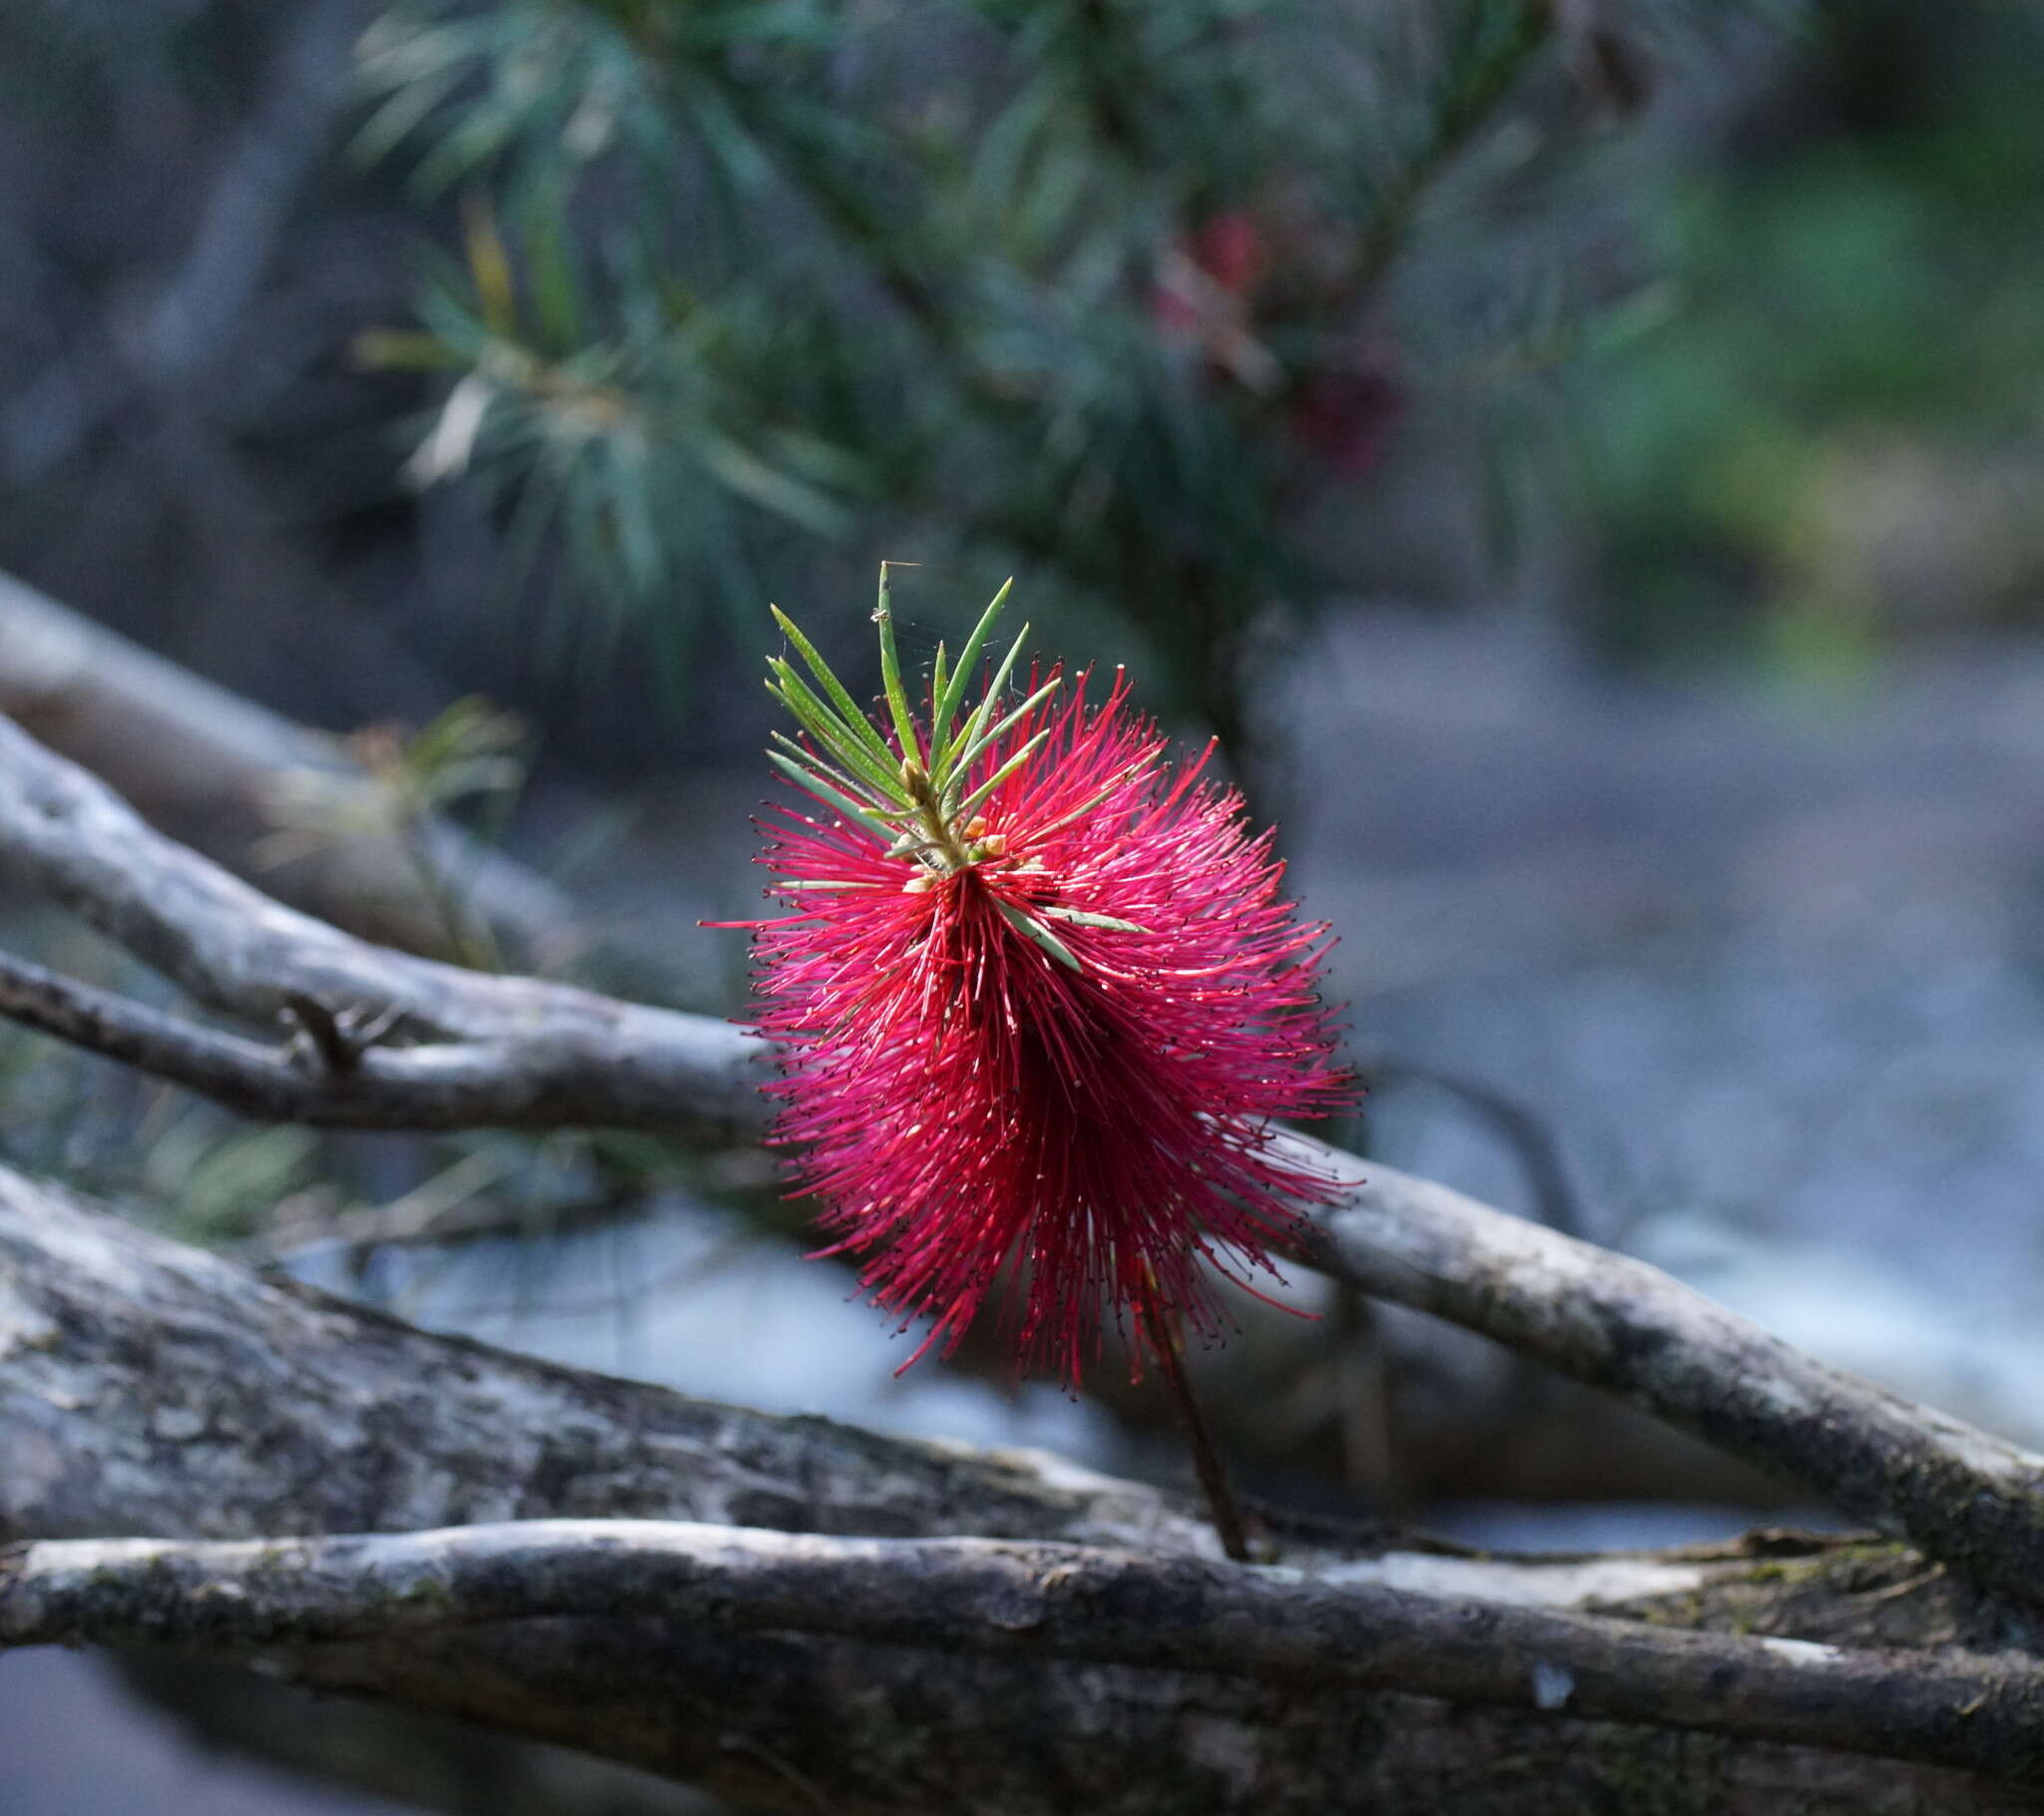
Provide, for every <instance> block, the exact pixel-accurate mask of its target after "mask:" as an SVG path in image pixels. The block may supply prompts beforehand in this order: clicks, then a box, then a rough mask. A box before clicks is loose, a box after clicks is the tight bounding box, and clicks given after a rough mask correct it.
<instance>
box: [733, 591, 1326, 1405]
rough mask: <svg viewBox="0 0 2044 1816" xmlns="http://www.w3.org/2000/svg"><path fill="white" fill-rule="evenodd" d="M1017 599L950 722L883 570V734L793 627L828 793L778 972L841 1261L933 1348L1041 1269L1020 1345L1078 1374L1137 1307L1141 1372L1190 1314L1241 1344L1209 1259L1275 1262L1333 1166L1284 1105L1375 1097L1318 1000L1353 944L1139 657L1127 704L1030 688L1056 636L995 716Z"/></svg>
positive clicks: (769, 990) (791, 1109) (779, 939)
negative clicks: (1147, 692)
mask: <svg viewBox="0 0 2044 1816" xmlns="http://www.w3.org/2000/svg"><path fill="white" fill-rule="evenodd" d="M1007 593H1008V589H1007V588H1006V587H1003V588H1002V589H1001V592H1000V594H999V595H998V596H997V597H996V598H995V600H994V602H993V604H992V605H991V606H989V607H988V608H987V611H986V614H985V616H984V617H983V618H982V619H981V620H980V622H979V626H978V628H977V629H976V630H975V631H974V632H973V633H972V636H971V638H970V639H969V640H968V642H967V643H966V645H965V648H964V649H963V650H962V651H961V652H960V654H959V656H958V660H957V662H956V664H955V665H947V663H946V660H945V654H944V651H943V650H942V649H941V648H939V650H938V652H937V657H936V665H935V672H934V675H933V678H932V681H931V685H930V691H929V698H928V703H927V709H926V711H925V712H924V713H922V714H921V715H920V716H919V715H918V714H917V713H916V711H915V710H914V709H913V707H912V706H911V703H910V700H909V697H908V694H907V691H906V689H905V687H904V686H903V683H902V680H901V673H900V665H899V662H898V659H897V657H896V654H895V645H894V629H893V623H892V616H891V613H890V611H889V606H888V587H887V574H886V570H885V569H884V568H883V569H882V570H881V577H880V609H879V611H878V612H877V613H876V614H875V619H876V621H877V623H878V625H879V631H880V673H881V681H882V683H883V689H884V699H885V713H884V717H883V718H882V719H881V721H880V723H878V724H877V725H876V724H875V723H874V722H873V721H872V720H871V719H869V718H868V716H867V714H866V713H865V712H864V711H862V710H861V709H860V707H859V706H858V704H857V703H856V702H855V701H854V700H853V698H852V696H851V694H850V692H849V691H848V690H847V689H846V688H845V687H844V685H843V684H842V683H841V682H840V681H838V680H837V678H836V677H835V676H834V675H832V674H831V672H830V671H829V669H828V668H827V667H826V666H825V665H824V663H823V661H822V659H821V658H820V657H819V656H818V655H817V654H816V652H815V651H814V650H813V649H812V648H811V647H810V645H809V643H808V641H807V640H806V639H805V638H804V637H803V636H802V634H801V633H800V632H799V631H798V630H796V628H795V627H794V626H793V625H792V624H791V623H790V622H789V621H788V620H787V619H786V618H785V617H784V616H782V615H781V614H780V613H779V612H778V611H776V612H775V614H774V616H775V618H776V620H777V621H778V623H779V625H780V628H781V630H782V631H783V632H784V633H785V634H786V637H787V640H788V642H789V643H790V644H791V645H792V646H793V648H794V650H795V652H796V653H797V654H798V655H799V656H800V658H801V660H802V662H803V664H804V666H805V667H806V669H807V671H808V674H809V678H810V680H811V681H813V682H814V685H813V686H811V685H810V684H809V681H804V680H803V679H802V677H801V676H800V675H798V674H797V673H796V671H795V669H794V668H793V666H792V665H791V664H790V663H788V662H786V661H784V660H780V659H774V660H773V661H772V662H771V664H770V668H771V672H772V679H771V680H770V681H768V683H767V685H768V688H769V689H770V691H772V692H773V693H774V695H775V696H776V697H777V698H778V699H779V700H780V701H781V702H782V703H783V704H784V705H786V707H787V708H788V709H789V710H790V711H791V712H792V713H793V714H794V716H795V718H796V720H797V721H798V723H799V726H800V729H801V732H802V734H803V735H802V736H800V737H799V738H796V737H790V736H786V735H784V734H782V733H778V732H776V733H775V734H774V737H775V742H776V745H777V748H776V749H774V750H773V751H772V752H771V753H770V755H771V759H772V761H773V762H774V763H775V764H776V765H778V767H779V768H780V769H781V770H782V771H783V773H784V774H786V775H787V776H788V777H789V778H790V779H791V780H792V781H793V782H794V783H795V784H796V785H797V786H798V787H800V788H801V789H802V790H803V791H804V792H805V793H806V794H807V795H808V797H809V801H810V803H811V804H809V805H806V806H804V807H802V808H798V809H789V808H781V809H777V810H776V811H777V813H778V816H779V817H778V821H777V823H776V824H774V825H773V826H771V827H770V828H769V832H770V833H771V840H770V843H769V844H768V847H767V851H766V853H765V855H764V856H763V858H762V860H761V861H762V862H763V863H765V864H766V865H767V867H768V868H769V869H770V870H771V871H772V872H773V875H774V879H775V880H774V882H773V884H772V885H771V886H770V891H769V892H770V893H772V894H774V895H776V896H778V897H779V898H780V899H781V901H782V902H784V903H785V904H786V905H787V906H788V907H789V908H790V909H792V910H793V912H792V913H790V914H789V915H788V916H786V917H785V918H782V919H776V920H769V921H765V922H760V923H754V924H753V925H754V929H755V938H756V945H755V958H756V961H757V968H756V971H755V981H756V986H757V989H758V993H759V997H760V1000H761V1017H760V1021H761V1027H762V1031H763V1032H764V1033H765V1034H767V1036H768V1037H769V1038H770V1039H771V1040H773V1041H774V1042H775V1043H777V1045H778V1047H779V1050H780V1055H781V1063H780V1077H779V1079H778V1080H777V1081H776V1082H775V1084H773V1085H772V1086H771V1087H769V1089H770V1090H771V1091H773V1092H774V1093H775V1094H777V1096H778V1097H779V1098H780V1100H781V1112H780V1117H779V1120H778V1122H777V1124H776V1126H775V1132H774V1139H775V1140H776V1141H778V1142H781V1143H784V1144H786V1145H787V1146H788V1147H789V1148H790V1149H791V1150H792V1155H793V1157H792V1159H791V1162H790V1172H791V1175H792V1178H793V1181H794V1182H795V1183H796V1185H797V1186H798V1187H800V1188H801V1189H803V1190H806V1191H809V1192H812V1193H814V1194H815V1195H816V1196H817V1197H818V1198H819V1199H820V1200H821V1201H822V1203H823V1206H824V1209H823V1212H822V1220H823V1223H824V1226H825V1227H826V1229H828V1230H829V1231H830V1233H831V1234H832V1235H833V1236H834V1237H835V1238H836V1241H835V1243H834V1245H833V1247H832V1248H831V1249H829V1250H826V1251H825V1252H833V1253H834V1252H840V1251H849V1252H851V1253H854V1254H856V1255H857V1256H858V1257H859V1258H860V1261H861V1273H860V1278H861V1280H862V1281H863V1283H864V1285H865V1286H866V1288H867V1289H868V1290H869V1291H870V1292H871V1294H872V1296H873V1298H874V1300H875V1301H876V1302H877V1303H878V1304H880V1305H881V1306H882V1307H884V1308H885V1309H887V1310H888V1311H890V1312H891V1313H893V1314H895V1315H896V1316H898V1317H899V1318H900V1320H901V1323H902V1327H903V1328H907V1327H908V1326H909V1325H910V1324H912V1323H914V1322H915V1321H917V1320H919V1319H925V1318H927V1319H929V1320H930V1321H931V1326H930V1330H929V1333H928V1335H927V1337H926V1338H925V1339H924V1341H923V1342H922V1344H921V1345H920V1347H919V1348H918V1349H917V1350H916V1352H915V1355H914V1356H911V1357H910V1358H909V1362H910V1363H912V1362H914V1361H915V1360H916V1359H918V1358H919V1357H921V1356H922V1355H923V1354H925V1353H926V1352H927V1351H928V1350H929V1349H930V1348H931V1346H932V1345H935V1344H941V1345H942V1346H943V1347H944V1349H945V1350H946V1351H948V1350H949V1349H951V1348H952V1347H954V1346H955V1345H956V1344H957V1342H958V1340H959V1338H960V1337H961V1335H962V1334H963V1333H964V1331H965V1328H966V1326H967V1325H968V1324H970V1323H971V1321H972V1319H973V1318H974V1316H975V1315H976V1314H977V1313H978V1312H979V1310H980V1308H981V1306H982V1305H983V1304H984V1303H985V1302H986V1300H987V1298H988V1296H989V1295H990V1294H991V1293H993V1292H994V1291H995V1287H996V1283H997V1282H999V1281H1000V1280H1001V1279H1002V1278H1003V1277H1004V1275H1007V1274H1010V1273H1012V1276H1013V1278H1014V1280H1015V1283H1016V1288H1017V1292H1018V1294H1019V1303H1020V1316H1019V1328H1018V1329H1017V1330H1016V1332H1015V1335H1016V1340H1017V1344H1018V1349H1019V1353H1020V1356H1021V1359H1022V1360H1023V1362H1024V1363H1025V1365H1029V1366H1035V1367H1042V1368H1050V1369H1055V1370H1056V1371H1057V1372H1058V1373H1060V1374H1061V1375H1062V1376H1063V1378H1064V1380H1065V1381H1066V1383H1067V1384H1068V1385H1070V1386H1072V1387H1074V1388H1076V1387H1077V1386H1078V1384H1079V1381H1080V1377H1081V1374H1082V1372H1083V1368H1084V1366H1085V1364H1086V1362H1087V1361H1088V1360H1089V1359H1092V1358H1094V1357H1097V1355H1098V1353H1099V1346H1100V1342H1101V1332H1102V1326H1103V1323H1104V1321H1105V1320H1106V1319H1108V1318H1111V1319H1112V1320H1113V1321H1114V1322H1115V1323H1117V1324H1118V1325H1120V1326H1121V1327H1122V1328H1123V1329H1124V1330H1125V1331H1126V1332H1127V1333H1128V1335H1129V1336H1130V1338H1131V1340H1132V1343H1133V1345H1134V1349H1135V1355H1136V1361H1137V1365H1138V1366H1139V1367H1140V1366H1141V1364H1142V1361H1143V1359H1144V1356H1145V1354H1146V1352H1147V1353H1150V1354H1159V1353H1161V1351H1162V1346H1164V1345H1166V1344H1168V1343H1172V1342H1175V1340H1176V1337H1175V1332H1176V1330H1177V1327H1178V1325H1179V1323H1180V1322H1181V1321H1183V1322H1185V1323H1187V1324H1190V1325H1191V1327H1192V1328H1193V1329H1194V1330H1196V1331H1197V1332H1199V1333H1200V1334H1201V1335H1203V1336H1207V1337H1212V1336H1214V1335H1216V1334H1218V1333H1219V1331H1220V1329H1221V1326H1222V1323H1223V1319H1222V1315H1221V1311H1220V1307H1219V1304H1218V1302H1217V1296H1216V1294H1215V1291H1214V1285H1213V1279H1212V1275H1211V1272H1210V1269H1211V1270H1215V1271H1218V1272H1220V1273H1222V1274H1226V1275H1228V1276H1230V1277H1232V1278H1234V1279H1235V1280H1236V1281H1237V1282H1238V1283H1239V1284H1241V1285H1243V1286H1246V1287H1249V1288H1250V1290H1251V1291H1253V1292H1254V1291H1255V1290H1256V1288H1255V1286H1254V1284H1253V1282H1252V1280H1251V1277H1250V1276H1251V1275H1253V1274H1255V1273H1257V1272H1260V1271H1261V1272H1262V1273H1264V1274H1267V1275H1270V1276H1272V1277H1273V1278H1275V1275H1276V1270H1275V1268H1274V1267H1273V1265H1272V1261H1271V1258H1270V1252H1269V1251H1270V1249H1271V1247H1272V1246H1273V1245H1274V1243H1278V1242H1280V1241H1281V1240H1282V1239H1283V1238H1284V1237H1285V1236H1286V1235H1287V1234H1289V1233H1291V1232H1293V1231H1294V1230H1295V1228H1296V1226H1297V1222H1298V1218H1299V1206H1300V1204H1301V1203H1304V1202H1312V1201H1315V1200H1323V1199H1325V1198H1326V1197H1327V1196H1328V1195H1329V1193H1330V1185H1329V1181H1328V1180H1326V1179H1324V1178H1322V1177H1319V1176H1316V1175H1314V1174H1313V1173H1311V1172H1309V1171H1307V1170H1305V1169H1304V1168H1302V1167H1301V1166H1300V1165H1299V1164H1298V1163H1297V1162H1296V1161H1295V1160H1294V1159H1290V1158H1287V1157H1284V1155H1282V1154H1281V1153H1280V1151H1279V1150H1278V1147H1277V1146H1276V1145H1275V1144H1274V1143H1273V1142H1272V1140H1271V1124H1272V1119H1274V1118H1278V1117H1316V1116H1323V1115H1325V1114H1327V1113H1328V1112H1329V1111H1331V1110H1334V1109H1337V1108H1339V1107H1340V1106H1341V1105H1343V1104H1344V1103H1346V1102H1347V1100H1348V1098H1349V1096H1350V1095H1351V1094H1350V1086H1349V1084H1348V1081H1347V1079H1346V1077H1345V1075H1344V1074H1343V1073H1342V1072H1341V1071H1340V1070H1339V1069H1338V1068H1337V1067H1336V1066H1335V1064H1334V1062H1333V1060H1332V1057H1331V1053H1332V1047H1333V1039H1332V1035H1331V1032H1330V1029H1329V1026H1328V1022H1327V1017H1326V1013H1325V1011H1324V1009H1323V1008H1322V1006H1321V1004H1320V1001H1319V998H1318V994H1317V991H1316V981H1317V971H1318V966H1319V962H1320V958H1321V955H1322V953H1323V951H1324V948H1325V946H1326V942H1327V930H1326V929H1325V927H1324V926H1321V925H1316V924H1306V925H1301V924H1299V923H1298V922H1297V921H1296V920H1295V919H1294V917H1293V913H1292V908H1291V905H1290V904H1289V903H1288V902H1286V901H1285V900H1284V899H1283V898H1282V897H1281V896H1280V895H1279V893H1278V890H1279V884H1280V881H1281V877H1282V870H1283V866H1282V865H1281V864H1280V863H1278V861H1277V860H1276V859H1275V858H1274V857H1273V856H1272V854H1271V835H1270V834H1269V833H1266V834H1264V835H1263V836H1261V837H1253V836H1251V834H1250V832H1249V830H1248V828H1247V826H1246V825H1245V823H1244V817H1243V811H1244V810H1243V802H1242V797H1241V796H1240V795H1239V794H1238V793H1237V792H1236V791H1235V790H1234V789H1232V788H1226V787H1222V786H1219V785H1217V784H1215V783H1213V782H1209V781H1203V780H1202V779H1201V774H1200V772H1201V769H1202V766H1203V764H1204V763H1205V760H1206V759H1205V757H1201V758H1199V759H1198V760H1195V761H1193V762H1190V763H1187V764H1185V765H1184V766H1183V767H1176V768H1175V767H1174V765H1173V764H1172V763H1171V762H1170V761H1169V760H1167V756H1166V740H1165V739H1164V738H1162V737H1161V736H1160V735H1159V734H1158V733H1157V731H1156V729H1155V728H1154V727H1153V726H1152V725H1151V724H1150V722H1149V721H1148V720H1146V719H1144V718H1142V717H1141V716H1139V715H1138V714H1137V713H1136V711H1135V710H1134V709H1133V707H1132V706H1131V705H1130V703H1129V694H1128V684H1127V681H1125V680H1124V679H1123V677H1122V676H1121V674H1120V672H1119V671H1118V672H1117V673H1116V676H1115V679H1114V681H1113V682H1112V684H1111V685H1109V686H1108V687H1107V689H1106V690H1105V696H1104V697H1101V696H1100V693H1099V689H1098V687H1097V684H1096V683H1095V682H1094V681H1092V680H1091V678H1090V677H1089V676H1087V675H1080V676H1078V677H1076V678H1074V679H1071V680H1069V681H1068V680H1067V678H1066V677H1064V676H1063V675H1062V674H1060V673H1059V672H1058V671H1057V670H1055V669H1053V670H1051V671H1050V672H1049V673H1048V674H1046V675H1043V676H1041V677H1037V676H1032V677H1031V678H1030V682H1029V684H1028V685H1027V687H1026V688H1023V687H1017V688H1015V689H1013V690H1012V691H1013V694H1014V695H1015V697H1012V698H1011V689H1010V681H1011V678H1013V676H1014V675H1015V670H1016V663H1017V661H1018V660H1019V658H1020V656H1021V652H1022V645H1023V640H1024V639H1025V638H1026V637H1027V635H1028V628H1027V627H1026V626H1025V627H1024V628H1023V632H1022V636H1021V637H1018V638H1017V639H1016V640H1015V643H1014V645H1013V647H1012V648H1011V649H1009V650H1008V652H1007V654H1006V656H1005V657H1003V658H1002V659H1001V660H1000V661H999V662H998V663H997V664H993V665H992V674H991V676H990V677H989V678H988V679H987V681H986V683H985V685H984V687H982V688H979V689H977V690H976V696H975V697H974V698H973V699H972V700H971V702H970V703H969V704H968V701H967V694H968V692H973V691H975V690H974V689H972V688H971V686H970V682H971V680H972V677H973V674H974V671H975V669H977V668H980V667H981V655H982V650H983V649H984V647H985V645H986V642H987V638H988V635H989V633H990V632H991V631H992V629H993V626H994V623H995V621H996V619H997V618H998V617H999V616H1000V612H1001V608H1002V606H1003V604H1004V603H1005V601H1006V598H1007ZM1210 748H1211V746H1210ZM1003 1296H1004V1297H1005V1296H1006V1295H1003ZM1259 1296H1261V1295H1259ZM906 1366H908V1364H907V1363H904V1364H903V1367H906Z"/></svg>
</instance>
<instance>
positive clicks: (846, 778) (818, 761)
mask: <svg viewBox="0 0 2044 1816" xmlns="http://www.w3.org/2000/svg"><path fill="white" fill-rule="evenodd" d="M767 736H768V737H770V738H772V740H773V741H774V742H775V743H776V744H778V745H779V746H780V747H781V749H782V750H783V751H785V752H786V753H787V754H788V757H789V759H790V760H791V761H794V762H797V763H800V764H801V765H802V766H803V767H804V768H806V769H813V770H814V771H815V772H816V773H817V774H818V775H820V776H821V777H822V778H823V779H824V780H825V781H826V782H828V783H830V785H831V786H832V787H834V788H841V789H842V790H843V791H844V792H845V793H846V794H848V795H850V796H851V798H852V799H853V800H855V801H858V802H860V803H861V804H862V805H863V806H864V807H865V809H866V811H867V812H869V813H875V814H885V813H892V812H898V811H900V810H901V809H902V808H904V807H905V806H906V805H907V803H906V802H905V801H898V800H893V799H889V798H884V797H883V798H881V799H879V800H873V799H870V798H869V796H870V794H871V792H872V784H871V783H869V782H866V781H862V780H861V779H859V778H858V777H857V776H852V775H847V774H845V773H844V771H843V770H842V769H839V768H837V767H836V766H835V765H834V764H831V763H826V762H825V761H823V759H822V758H821V757H819V756H818V755H817V754H816V753H815V752H814V751H813V750H811V749H810V748H809V747H808V746H807V745H806V744H801V743H797V742H796V741H795V740H794V739H793V738H791V737H789V736H787V735H786V734H785V733H783V732H779V731H769V732H768V733H767Z"/></svg>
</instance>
